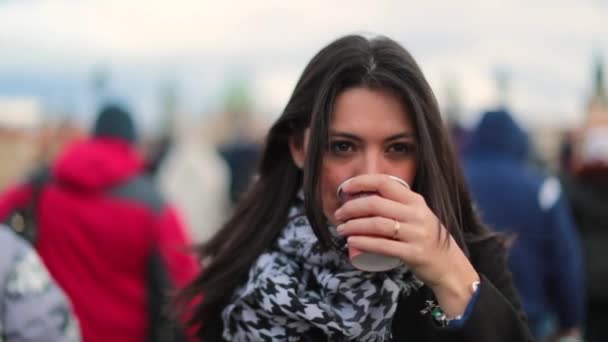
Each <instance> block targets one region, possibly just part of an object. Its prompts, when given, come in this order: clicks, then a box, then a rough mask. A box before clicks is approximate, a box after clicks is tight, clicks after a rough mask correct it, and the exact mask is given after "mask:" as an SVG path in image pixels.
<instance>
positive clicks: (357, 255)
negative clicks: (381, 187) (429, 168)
mask: <svg viewBox="0 0 608 342" xmlns="http://www.w3.org/2000/svg"><path fill="white" fill-rule="evenodd" d="M388 177H390V178H391V179H393V180H395V181H397V182H398V183H400V184H402V185H403V186H405V187H407V188H409V185H408V184H407V183H406V182H405V181H404V180H402V179H400V178H398V177H395V176H388ZM353 178H354V177H353ZM353 178H349V179H347V180H345V181H344V182H342V184H340V186H338V190H337V191H336V195H337V196H338V200H339V201H340V203H341V204H344V203H346V202H348V201H350V200H352V199H355V198H359V197H362V196H370V195H376V194H377V192H363V193H358V194H354V195H348V194H345V193H344V192H343V191H342V187H343V186H344V184H346V183H348V182H349V181H350V180H352V179H353ZM348 257H349V259H350V262H351V264H352V265H353V266H354V267H355V268H357V269H359V270H361V271H366V272H384V271H388V270H391V269H393V268H396V267H399V266H401V265H403V263H402V262H401V259H399V258H396V257H392V256H387V255H382V254H377V253H369V252H364V251H361V250H359V249H356V248H354V247H351V246H348Z"/></svg>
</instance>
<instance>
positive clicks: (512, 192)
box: [0, 65, 608, 342]
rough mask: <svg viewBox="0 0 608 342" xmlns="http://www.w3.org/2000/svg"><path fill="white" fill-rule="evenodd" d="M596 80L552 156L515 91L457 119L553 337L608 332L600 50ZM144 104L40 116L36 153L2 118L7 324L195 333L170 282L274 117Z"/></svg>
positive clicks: (231, 193)
mask: <svg viewBox="0 0 608 342" xmlns="http://www.w3.org/2000/svg"><path fill="white" fill-rule="evenodd" d="M594 82H595V83H594V87H593V92H592V94H591V96H590V98H589V101H588V103H587V107H586V108H585V109H584V111H585V119H584V121H583V124H582V125H581V126H580V127H576V128H574V129H571V130H569V131H568V132H565V133H564V134H563V135H562V136H561V144H560V146H559V147H558V148H559V151H560V154H559V159H558V160H556V163H554V165H553V167H552V168H547V167H543V166H542V165H539V164H538V163H537V162H536V161H537V160H539V158H540V159H542V155H539V150H538V149H535V146H534V144H533V139H531V137H530V132H529V131H527V130H526V128H525V126H523V125H522V124H521V123H519V122H517V120H516V118H515V115H514V114H515V113H513V112H511V111H510V109H509V106H508V105H504V106H499V108H494V109H491V110H488V111H487V112H485V113H483V114H482V115H481V118H480V120H479V122H478V124H477V125H475V127H473V128H465V127H462V126H460V125H459V123H458V122H450V121H449V120H448V122H449V124H450V126H451V127H450V128H451V130H452V132H453V133H454V134H453V136H454V138H455V139H454V144H455V148H457V149H458V151H459V153H460V156H461V161H462V166H463V169H464V171H465V176H466V178H467V181H468V183H469V186H470V191H471V193H472V196H473V198H474V199H475V204H476V207H477V209H478V211H479V214H480V215H481V217H482V218H483V220H484V222H485V223H486V224H488V226H489V227H491V228H492V229H495V230H496V231H497V232H498V233H500V234H503V235H504V238H505V241H506V242H507V243H508V244H509V251H510V252H509V260H508V263H509V267H510V270H511V272H512V274H513V279H514V282H515V285H516V287H517V289H518V291H519V294H520V296H521V299H522V302H523V306H524V309H525V311H526V313H527V315H528V322H529V325H530V329H531V331H532V332H533V333H534V334H535V335H536V336H537V338H538V339H539V340H547V341H558V340H559V339H560V338H561V339H562V340H564V338H569V337H572V338H584V340H586V341H591V342H599V341H608V287H607V286H606V285H605V284H606V283H607V282H608V263H606V262H605V260H608V92H607V89H606V87H605V81H604V76H603V70H602V68H601V65H600V66H598V69H597V72H596V76H595V80H594ZM131 116H132V113H130V112H129V109H128V108H126V107H123V106H120V105H117V104H113V103H109V104H107V105H104V106H102V107H101V108H100V109H99V112H98V115H97V118H96V121H95V123H94V125H93V127H91V129H90V130H84V129H80V128H78V127H75V126H71V125H69V124H61V125H58V126H56V127H54V128H53V129H40V130H38V131H37V133H36V134H37V138H36V142H37V146H39V147H40V148H38V149H36V150H35V151H34V152H31V151H30V152H28V153H29V154H28V153H25V152H20V151H21V150H20V146H21V145H20V144H21V143H22V142H23V141H25V140H24V138H23V137H21V136H20V135H19V133H14V132H12V131H6V132H5V131H3V134H2V137H4V139H9V138H10V139H12V140H10V139H9V140H7V141H10V143H9V147H7V148H5V147H3V149H6V151H0V155H2V157H3V159H4V160H3V161H2V162H3V166H2V167H3V168H5V167H4V164H5V165H6V168H5V170H4V171H2V179H0V182H1V184H2V186H3V187H4V190H3V191H2V193H1V194H0V219H1V220H2V221H3V222H5V224H6V225H8V226H10V227H11V228H12V229H4V230H2V231H0V246H3V247H2V250H3V252H2V253H3V258H1V259H0V260H1V262H0V267H1V269H0V276H2V284H5V285H4V288H2V289H0V300H2V305H0V316H2V317H0V323H1V325H0V340H2V338H1V337H3V336H5V337H6V339H7V340H8V341H30V340H35V339H36V338H37V337H40V336H46V337H47V338H49V341H50V340H66V341H67V340H70V341H77V340H80V339H82V340H84V341H110V340H111V341H120V340H121V339H120V338H122V340H123V341H142V340H144V339H146V338H148V340H150V341H186V340H188V337H187V331H185V330H184V329H183V328H182V327H183V326H184V325H183V323H184V322H185V320H187V317H181V316H179V315H175V314H174V313H173V312H172V310H171V307H172V306H171V300H170V299H171V294H172V293H174V291H175V289H177V288H179V287H180V286H182V285H184V284H186V283H187V282H188V281H190V280H192V279H193V276H194V275H195V274H196V273H197V272H198V271H199V269H200V267H201V265H200V262H198V261H196V260H195V259H194V257H193V253H192V251H193V248H194V246H195V245H196V244H198V243H202V242H204V241H206V240H208V239H209V238H210V237H211V236H212V235H213V234H214V232H215V231H216V230H217V229H218V228H219V227H220V226H221V224H222V223H223V222H224V220H225V218H226V217H227V215H228V213H230V211H231V210H232V206H233V204H234V203H235V202H236V201H237V199H238V198H239V195H240V194H241V193H243V191H244V190H245V189H246V188H247V186H248V184H249V183H250V181H251V179H252V178H253V177H255V170H256V165H257V159H258V156H259V153H260V151H261V146H262V143H263V142H262V141H260V136H262V132H263V129H262V128H256V125H255V123H254V122H253V119H252V114H251V113H250V109H249V108H242V107H239V106H234V107H230V108H228V109H227V110H226V115H225V118H224V121H223V122H222V124H220V125H213V124H209V125H207V126H206V127H204V128H200V129H198V128H197V129H193V127H198V126H196V125H193V124H192V122H191V120H190V119H187V118H186V117H185V116H180V115H178V113H168V114H167V117H169V118H170V120H169V121H168V122H167V123H166V125H165V127H163V128H164V131H163V132H162V133H161V135H160V136H159V137H157V138H156V139H145V138H144V137H142V136H141V134H140V132H139V130H138V129H137V127H135V125H134V122H133V119H132V117H131ZM7 136H8V137H9V138H6V137H7ZM3 145H6V144H3ZM556 148H557V147H556ZM24 151H25V150H24ZM28 151H29V150H28ZM26 154H27V159H28V160H29V161H30V162H28V163H25V162H22V160H24V158H26ZM26 169H27V172H26V171H25V170H26ZM7 170H8V171H7ZM26 174H27V176H26ZM7 279H8V281H7ZM117 336H120V337H117ZM564 341H566V340H564Z"/></svg>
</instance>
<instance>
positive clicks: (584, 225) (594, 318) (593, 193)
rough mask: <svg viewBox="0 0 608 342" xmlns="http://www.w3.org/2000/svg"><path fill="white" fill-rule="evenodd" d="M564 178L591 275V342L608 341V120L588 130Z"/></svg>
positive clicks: (589, 280) (588, 324)
mask: <svg viewBox="0 0 608 342" xmlns="http://www.w3.org/2000/svg"><path fill="white" fill-rule="evenodd" d="M581 144H582V146H577V147H578V148H577V150H578V151H579V153H580V154H579V155H577V158H576V159H575V161H574V163H573V167H572V170H573V172H572V173H568V172H565V173H564V177H563V181H564V186H565V189H566V193H567V194H568V197H569V199H570V203H571V204H572V208H573V212H574V217H575V219H576V222H577V225H578V227H579V229H580V233H581V237H582V241H583V247H584V253H585V268H584V269H585V272H586V277H587V291H586V293H587V329H586V337H587V339H588V341H589V342H600V341H602V342H603V341H608V286H607V285H606V284H608V262H607V260H608V121H607V123H606V124H605V125H603V126H601V125H598V126H597V127H593V129H589V130H585V131H583V134H582V139H581Z"/></svg>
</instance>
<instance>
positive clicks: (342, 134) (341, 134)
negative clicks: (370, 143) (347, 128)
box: [329, 131, 363, 141]
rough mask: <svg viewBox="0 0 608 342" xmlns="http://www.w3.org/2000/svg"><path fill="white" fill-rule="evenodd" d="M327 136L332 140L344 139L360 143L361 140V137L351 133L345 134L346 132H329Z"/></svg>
mask: <svg viewBox="0 0 608 342" xmlns="http://www.w3.org/2000/svg"><path fill="white" fill-rule="evenodd" d="M329 135H330V136H331V137H332V138H346V139H349V140H355V141H362V140H363V139H361V137H359V136H357V135H355V134H352V133H346V132H340V131H330V132H329Z"/></svg>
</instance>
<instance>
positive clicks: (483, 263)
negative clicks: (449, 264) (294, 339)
mask: <svg viewBox="0 0 608 342" xmlns="http://www.w3.org/2000/svg"><path fill="white" fill-rule="evenodd" d="M468 248H469V252H470V255H471V257H470V260H471V262H472V264H473V266H474V267H475V269H476V270H477V272H478V273H479V274H480V276H481V284H480V287H479V291H480V293H479V297H478V299H477V303H476V304H475V307H474V309H473V311H472V313H471V315H470V316H469V317H468V319H467V320H466V322H465V323H464V325H463V326H462V327H460V328H441V327H439V326H438V325H437V324H436V323H435V321H434V320H433V319H432V318H431V317H430V315H428V314H427V315H422V314H420V310H422V309H423V308H424V306H425V305H424V304H425V301H426V300H427V299H431V298H433V295H432V291H431V290H430V289H429V288H427V287H422V288H421V289H420V290H418V291H416V292H414V293H413V294H412V295H410V296H409V297H406V298H404V299H403V300H402V301H401V302H400V303H399V306H398V308H397V313H396V316H395V318H394V320H393V337H394V338H393V341H395V342H397V341H406V342H435V341H441V342H457V341H458V342H460V341H462V342H528V341H533V338H532V336H531V334H530V332H529V330H528V327H527V322H526V317H525V314H524V313H523V311H522V308H521V304H520V301H519V297H518V295H517V293H516V291H515V288H514V287H513V282H512V280H511V273H510V272H509V271H508V270H507V266H506V253H505V249H504V248H503V247H502V244H501V243H499V242H498V241H497V240H496V239H493V238H492V239H488V240H484V241H480V242H472V243H469V244H468ZM218 323H219V322H218ZM216 327H217V329H216ZM209 330H210V331H207V333H208V334H206V336H207V338H205V339H203V341H204V342H216V341H223V340H222V339H221V337H220V336H221V324H215V325H214V328H213V329H209ZM301 340H302V341H311V342H312V341H315V342H318V341H324V340H327V338H326V337H325V336H323V335H322V334H321V333H320V332H319V331H316V332H312V333H310V334H309V335H307V336H302V337H301ZM252 342H253V341H252Z"/></svg>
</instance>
